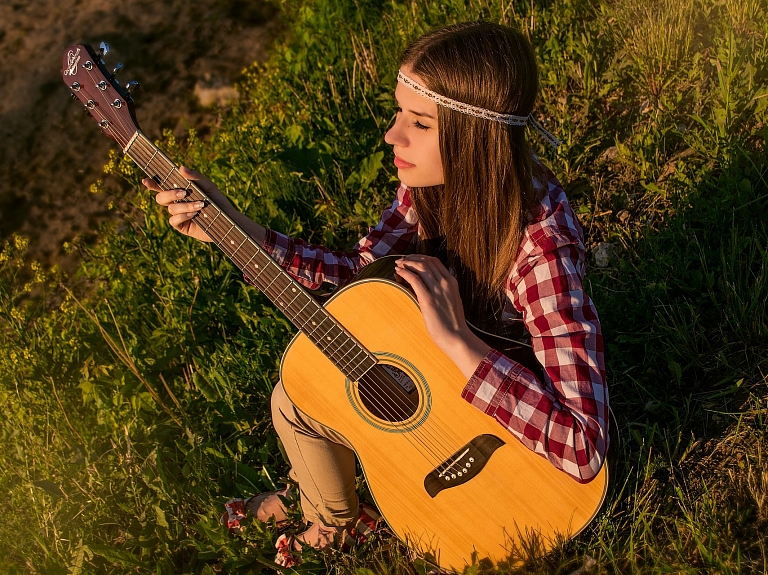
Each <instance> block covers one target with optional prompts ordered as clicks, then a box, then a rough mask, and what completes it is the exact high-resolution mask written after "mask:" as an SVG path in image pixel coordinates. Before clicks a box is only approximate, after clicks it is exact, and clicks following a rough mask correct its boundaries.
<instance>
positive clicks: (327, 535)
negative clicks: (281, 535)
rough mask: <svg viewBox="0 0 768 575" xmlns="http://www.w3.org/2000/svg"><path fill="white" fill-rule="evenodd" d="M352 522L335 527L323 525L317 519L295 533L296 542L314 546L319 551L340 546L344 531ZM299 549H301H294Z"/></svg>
mask: <svg viewBox="0 0 768 575" xmlns="http://www.w3.org/2000/svg"><path fill="white" fill-rule="evenodd" d="M353 525H354V522H353V523H350V524H349V525H346V526H344V527H335V526H328V525H323V524H322V523H320V522H319V521H318V522H316V523H313V524H312V525H310V526H309V529H307V530H306V531H304V532H303V533H299V534H298V535H296V539H297V543H298V542H299V541H301V542H302V543H304V544H306V545H309V546H310V547H314V548H315V549H317V550H319V551H325V550H327V549H331V548H336V549H338V548H340V547H341V544H342V543H343V541H344V532H345V531H346V530H347V529H349V528H350V527H352V526H353ZM296 550H297V551H300V550H301V549H296Z"/></svg>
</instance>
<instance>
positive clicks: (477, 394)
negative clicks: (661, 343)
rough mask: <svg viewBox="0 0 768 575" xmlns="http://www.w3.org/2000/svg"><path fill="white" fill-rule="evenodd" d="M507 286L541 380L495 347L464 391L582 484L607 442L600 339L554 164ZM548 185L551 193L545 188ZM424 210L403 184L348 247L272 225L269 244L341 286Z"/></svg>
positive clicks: (318, 278)
mask: <svg viewBox="0 0 768 575" xmlns="http://www.w3.org/2000/svg"><path fill="white" fill-rule="evenodd" d="M544 174H545V176H546V180H545V181H539V180H534V185H535V187H537V189H539V190H540V191H542V192H543V198H542V200H541V202H540V204H539V205H538V206H537V207H536V208H535V209H534V210H533V213H532V214H531V217H530V220H529V222H528V226H527V228H526V231H525V234H524V236H523V239H522V242H521V244H520V249H519V251H518V256H517V259H516V261H515V264H514V265H513V267H512V271H511V272H510V274H509V278H508V281H507V286H506V307H505V310H504V314H503V317H502V320H504V319H510V318H515V317H517V318H522V320H523V321H524V325H525V326H526V328H527V330H528V332H529V333H530V335H531V344H532V346H533V351H534V353H535V355H536V359H537V360H538V362H539V363H540V364H541V365H542V367H543V368H544V369H543V371H544V381H541V380H539V379H538V378H537V376H536V375H534V373H533V372H531V371H530V370H529V369H527V368H525V367H523V366H522V365H521V364H520V363H517V362H516V361H513V360H511V359H509V358H507V357H505V356H504V355H502V354H501V353H499V352H498V351H496V350H491V351H490V352H489V353H488V355H486V356H485V358H483V360H482V361H481V362H480V365H478V366H477V369H476V370H475V373H474V374H473V375H472V377H471V378H470V380H469V382H468V383H467V385H466V386H465V388H464V390H463V392H462V397H463V398H464V399H466V400H467V401H468V402H469V403H471V404H472V405H474V406H475V407H477V408H478V409H480V410H482V411H484V412H485V413H486V414H488V415H489V416H491V417H493V418H495V419H496V421H498V422H499V423H500V424H501V425H502V426H504V427H505V428H506V429H507V430H508V431H509V432H510V433H511V434H512V435H514V436H515V437H517V438H518V439H519V440H520V441H521V442H522V443H523V444H524V445H525V446H526V447H528V448H529V449H531V450H532V451H534V452H535V453H538V454H540V455H542V456H543V457H546V458H547V459H548V460H549V461H550V462H551V463H552V465H554V466H555V467H557V468H558V469H561V470H563V471H564V472H565V473H567V474H568V475H570V476H572V477H573V478H574V479H576V480H577V481H579V482H582V483H586V482H588V481H589V480H591V479H592V478H593V477H595V475H597V473H598V471H599V470H600V467H601V466H602V464H603V460H604V458H605V453H606V451H607V448H608V390H607V387H606V384H605V366H604V359H603V339H602V335H601V331H600V322H599V320H598V317H597V311H596V310H595V307H594V305H593V304H592V301H591V300H590V298H589V296H587V294H586V293H585V292H584V288H583V285H582V279H583V277H584V257H585V248H584V242H583V235H582V231H581V227H580V226H579V223H578V221H577V220H576V216H575V214H574V212H573V210H572V209H571V206H570V204H569V203H568V200H567V198H566V197H565V191H564V190H563V188H562V186H561V185H560V183H559V182H558V181H557V179H556V178H555V176H554V175H553V174H552V172H550V171H549V170H545V172H544ZM544 186H546V191H545V192H544V191H543V190H541V188H542V187H544ZM417 232H418V217H417V216H416V212H415V210H414V208H413V206H412V204H411V197H410V191H409V190H408V188H407V187H405V186H403V185H401V186H400V188H399V189H398V190H397V195H396V197H395V200H394V202H393V203H392V205H391V206H390V207H389V208H387V209H386V210H385V211H384V213H382V215H381V220H380V221H379V223H378V224H377V225H376V226H375V227H373V228H370V229H369V231H368V235H366V236H365V237H363V238H362V239H360V241H359V242H358V243H357V244H356V245H355V247H354V248H353V249H352V251H351V252H339V251H330V250H328V249H326V248H323V247H320V246H311V245H308V244H306V243H305V242H303V241H301V240H296V239H292V238H288V237H286V236H284V235H282V234H279V233H277V232H275V231H273V230H267V235H266V239H265V241H264V247H265V248H266V250H267V252H269V254H270V255H271V256H272V257H273V258H274V259H275V261H277V262H278V263H279V264H280V265H281V266H282V267H283V268H285V269H286V270H287V271H288V272H289V273H290V274H291V275H293V276H294V277H295V278H296V279H297V280H298V281H299V282H300V283H302V284H303V285H305V286H307V287H308V288H310V289H317V288H318V287H320V286H321V285H322V283H323V282H329V283H331V284H335V285H338V286H342V285H344V284H346V283H347V282H349V281H350V280H351V279H352V278H353V277H354V275H355V274H356V273H357V272H358V271H359V270H360V268H362V267H363V266H364V265H366V264H367V263H370V262H371V261H373V260H374V259H376V258H379V257H382V256H386V255H396V254H404V253H408V252H409V251H410V248H411V247H412V243H413V241H414V239H415V236H416V234H417Z"/></svg>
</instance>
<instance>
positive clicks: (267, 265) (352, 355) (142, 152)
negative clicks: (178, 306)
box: [123, 132, 376, 381]
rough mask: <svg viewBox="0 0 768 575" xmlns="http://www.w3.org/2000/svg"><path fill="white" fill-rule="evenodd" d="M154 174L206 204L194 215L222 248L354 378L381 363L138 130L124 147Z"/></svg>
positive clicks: (190, 198)
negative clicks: (377, 362)
mask: <svg viewBox="0 0 768 575" xmlns="http://www.w3.org/2000/svg"><path fill="white" fill-rule="evenodd" d="M123 152H124V153H125V154H127V155H128V156H129V157H130V158H131V159H132V160H133V161H134V162H135V163H136V165H138V166H139V167H140V168H141V169H142V170H143V171H144V172H145V173H146V174H147V176H149V177H150V178H152V179H153V180H155V181H156V182H157V183H158V184H159V185H160V187H161V188H163V189H164V190H173V189H183V190H186V191H187V197H186V198H185V201H201V202H203V203H204V204H205V206H204V207H203V208H202V209H201V210H200V211H199V212H198V213H197V215H196V216H195V218H194V221H195V223H196V224H197V225H198V226H200V227H201V228H202V229H203V230H205V233H206V234H208V236H209V237H210V238H211V239H212V240H213V242H214V243H215V244H216V245H217V246H218V247H219V249H221V251H222V252H224V254H225V255H226V256H227V257H228V258H229V259H230V260H231V261H232V263H234V264H235V265H236V266H237V267H238V268H239V269H240V270H241V271H242V272H243V273H244V274H245V276H246V277H247V278H248V279H249V281H250V282H251V283H252V284H253V285H254V286H256V287H257V288H258V289H259V290H261V291H262V292H263V293H264V295H266V296H267V297H268V298H269V299H270V301H272V303H273V304H275V306H277V307H278V308H279V309H280V310H281V311H282V312H283V313H284V314H285V315H286V317H288V319H289V320H290V321H291V323H293V325H295V326H296V327H298V328H299V329H300V330H301V331H302V332H304V333H305V334H306V335H307V337H309V339H310V340H311V341H312V342H314V344H315V345H316V346H317V347H318V348H319V349H320V350H321V351H322V352H323V353H324V354H325V356H326V357H327V358H328V359H329V360H331V361H332V362H333V363H334V364H335V365H336V367H338V369H339V370H340V371H341V372H342V373H344V375H346V376H347V377H349V378H350V379H352V380H355V381H356V380H358V379H360V377H361V376H362V375H363V374H364V373H365V372H366V371H368V370H369V369H370V368H371V367H373V366H374V365H375V364H376V359H375V357H374V356H373V354H371V353H370V352H369V351H368V350H366V349H365V348H364V347H363V346H362V345H361V344H360V343H359V342H358V341H357V340H356V339H355V338H354V337H353V336H352V335H351V334H350V333H349V332H348V331H347V330H346V329H344V327H343V326H342V325H341V324H339V322H338V321H336V319H334V317H333V316H331V315H330V314H329V313H328V312H327V311H326V310H325V308H323V307H322V306H321V305H320V304H319V303H318V302H317V301H316V300H315V299H314V298H313V297H312V296H311V295H310V294H309V293H307V291H306V290H305V289H304V287H303V286H302V285H301V284H299V283H298V282H297V281H296V280H295V279H293V277H291V276H290V275H289V274H288V273H286V271H285V270H284V269H283V268H282V267H280V266H279V265H278V264H277V263H276V262H275V261H274V260H273V259H272V258H271V257H270V256H269V254H268V253H267V252H266V251H265V250H264V248H263V247H261V246H260V245H259V244H257V243H256V242H255V241H254V240H253V239H252V238H251V237H250V236H248V235H247V234H246V233H245V232H244V231H243V230H242V229H241V228H240V227H239V226H238V225H237V224H236V223H235V222H234V221H233V220H232V218H230V217H229V216H228V215H227V214H226V213H225V212H224V210H223V209H221V208H220V207H219V206H218V205H216V203H215V202H214V201H213V200H211V198H209V197H208V196H207V195H206V194H205V193H204V192H203V191H202V190H201V189H200V188H199V187H198V186H197V185H195V183H194V182H190V181H189V180H187V179H186V178H185V177H183V176H182V175H181V173H180V172H179V170H178V167H177V166H176V165H175V164H174V163H173V162H172V161H171V159H170V158H168V156H166V155H165V154H164V153H163V152H162V151H161V150H160V149H159V148H158V147H157V146H155V145H154V144H153V143H152V142H151V141H150V140H149V139H148V138H147V137H146V136H144V134H142V133H141V132H136V134H135V135H134V136H133V137H132V138H131V140H130V141H129V142H128V144H127V145H126V146H125V148H124V149H123Z"/></svg>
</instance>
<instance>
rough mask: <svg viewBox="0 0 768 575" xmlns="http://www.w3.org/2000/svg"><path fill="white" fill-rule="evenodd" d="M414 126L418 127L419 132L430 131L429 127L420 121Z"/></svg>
mask: <svg viewBox="0 0 768 575" xmlns="http://www.w3.org/2000/svg"><path fill="white" fill-rule="evenodd" d="M413 125H414V126H416V127H417V128H418V129H419V130H429V126H425V125H424V124H422V123H421V122H419V121H416V122H414V123H413Z"/></svg>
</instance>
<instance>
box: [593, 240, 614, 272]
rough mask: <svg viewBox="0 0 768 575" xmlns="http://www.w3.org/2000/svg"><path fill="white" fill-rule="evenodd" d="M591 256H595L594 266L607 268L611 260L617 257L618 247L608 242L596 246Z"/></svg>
mask: <svg viewBox="0 0 768 575" xmlns="http://www.w3.org/2000/svg"><path fill="white" fill-rule="evenodd" d="M592 254H593V255H594V256H595V265H596V266H597V267H599V268H607V267H608V266H609V265H610V263H611V260H613V259H616V258H617V257H618V247H617V246H616V244H612V243H610V242H600V243H599V244H597V246H596V247H595V249H594V250H592Z"/></svg>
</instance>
